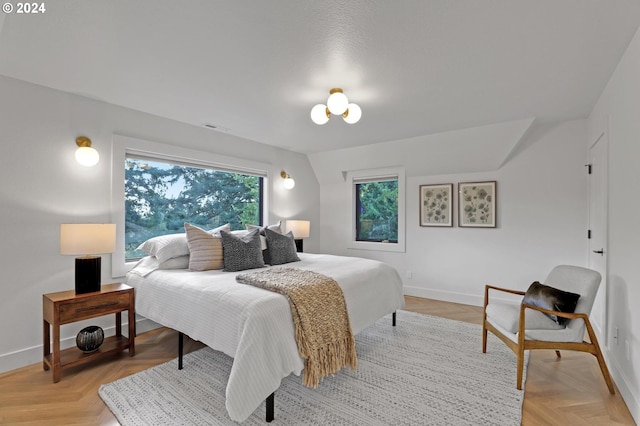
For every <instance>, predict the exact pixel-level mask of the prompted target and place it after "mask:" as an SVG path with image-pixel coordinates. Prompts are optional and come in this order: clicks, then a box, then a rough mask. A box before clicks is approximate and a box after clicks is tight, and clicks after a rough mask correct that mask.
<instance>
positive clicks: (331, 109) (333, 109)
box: [311, 87, 362, 125]
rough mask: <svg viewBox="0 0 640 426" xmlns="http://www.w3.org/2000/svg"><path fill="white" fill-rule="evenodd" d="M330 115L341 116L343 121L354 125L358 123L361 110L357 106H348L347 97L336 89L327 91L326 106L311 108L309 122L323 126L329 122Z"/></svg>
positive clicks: (319, 105)
mask: <svg viewBox="0 0 640 426" xmlns="http://www.w3.org/2000/svg"><path fill="white" fill-rule="evenodd" d="M331 114H334V115H341V116H342V118H343V119H344V121H346V122H347V123H349V124H354V123H357V122H358V121H360V117H362V109H360V106H359V105H358V104H353V103H351V104H350V103H349V99H347V96H346V95H345V94H344V93H342V89H340V88H338V87H336V88H333V89H331V90H329V98H328V99H327V104H326V105H324V104H318V105H316V106H314V107H313V108H311V120H312V121H313V122H314V123H316V124H318V125H323V124H325V123H326V122H328V121H329V118H330V117H331Z"/></svg>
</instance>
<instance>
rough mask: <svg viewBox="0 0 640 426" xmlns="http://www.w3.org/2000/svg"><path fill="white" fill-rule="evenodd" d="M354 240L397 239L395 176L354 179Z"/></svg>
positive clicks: (387, 240)
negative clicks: (365, 180) (368, 180)
mask: <svg viewBox="0 0 640 426" xmlns="http://www.w3.org/2000/svg"><path fill="white" fill-rule="evenodd" d="M356 241H372V242H378V243H382V242H385V243H397V242H398V179H397V178H395V179H392V180H383V181H376V182H363V183H356Z"/></svg>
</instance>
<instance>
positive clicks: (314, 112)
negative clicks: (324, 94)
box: [311, 104, 329, 125]
mask: <svg viewBox="0 0 640 426" xmlns="http://www.w3.org/2000/svg"><path fill="white" fill-rule="evenodd" d="M311 120H312V121H313V122H314V123H316V124H318V125H323V124H325V123H326V122H327V121H329V115H328V114H327V106H326V105H323V104H318V105H316V106H314V107H313V108H311Z"/></svg>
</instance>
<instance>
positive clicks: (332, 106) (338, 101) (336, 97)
mask: <svg viewBox="0 0 640 426" xmlns="http://www.w3.org/2000/svg"><path fill="white" fill-rule="evenodd" d="M348 105H349V99H347V96H346V95H345V94H344V93H341V92H335V93H332V94H331V95H330V96H329V99H327V108H329V111H331V114H335V115H342V114H343V113H344V112H345V111H346V110H347V106H348Z"/></svg>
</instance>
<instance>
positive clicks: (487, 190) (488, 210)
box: [458, 180, 496, 228]
mask: <svg viewBox="0 0 640 426" xmlns="http://www.w3.org/2000/svg"><path fill="white" fill-rule="evenodd" d="M458 226H460V227H468V228H495V227H496V181H495V180H494V181H487V182H461V183H458Z"/></svg>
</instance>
